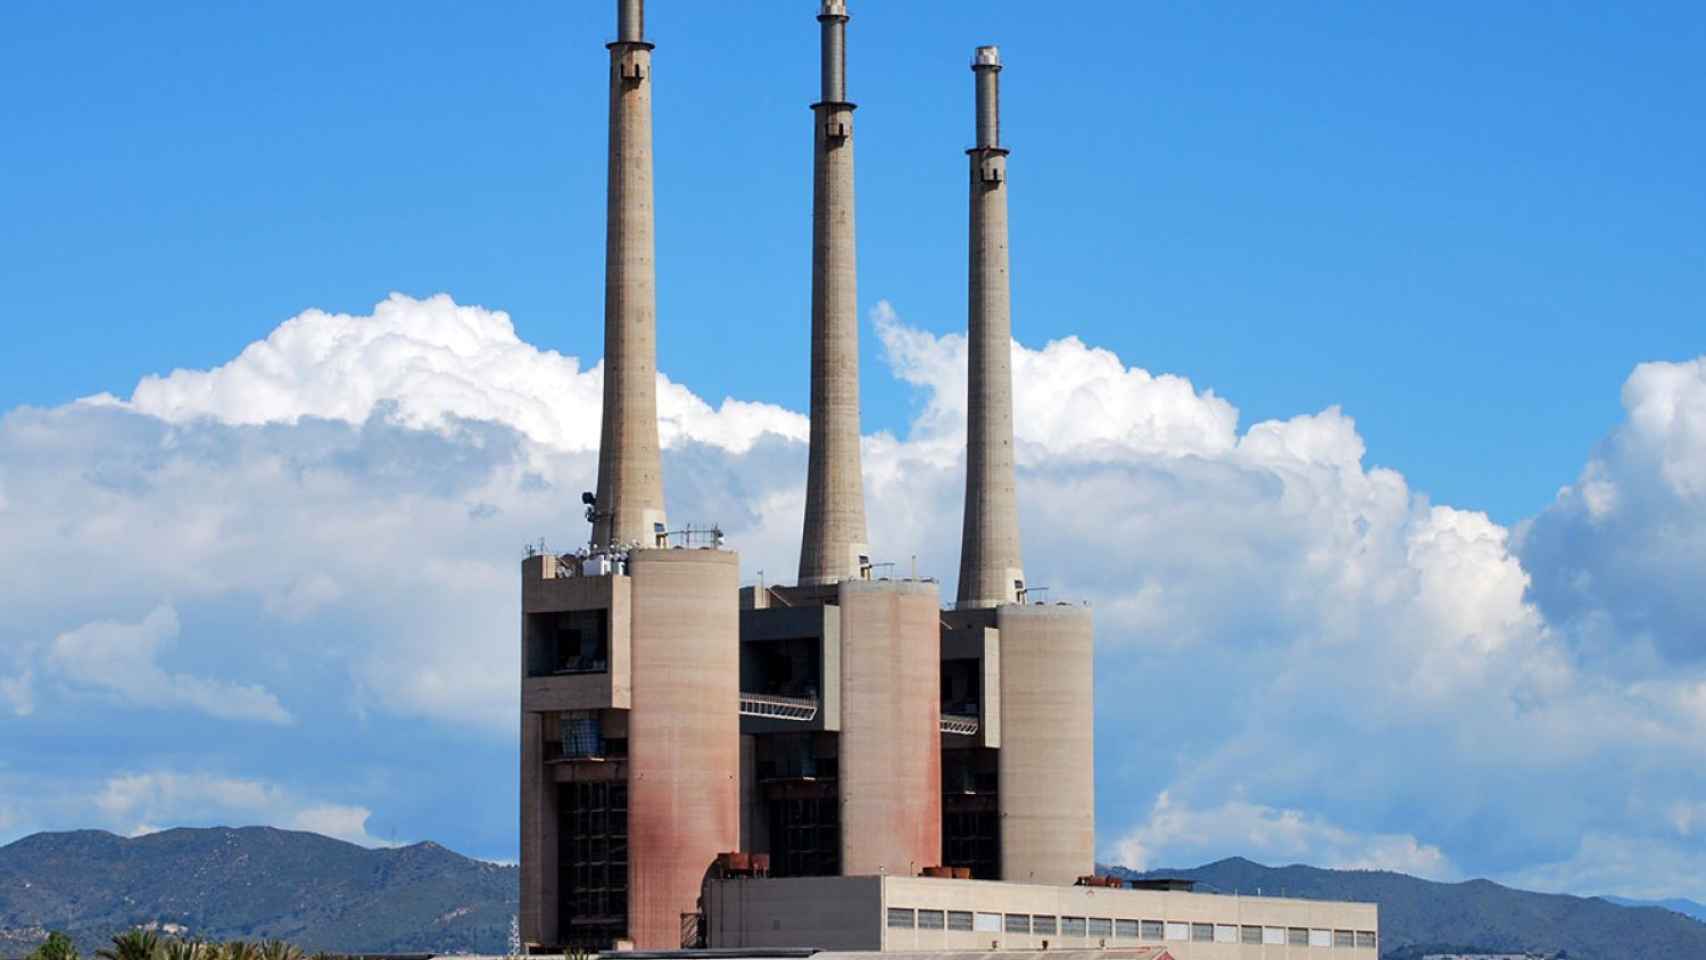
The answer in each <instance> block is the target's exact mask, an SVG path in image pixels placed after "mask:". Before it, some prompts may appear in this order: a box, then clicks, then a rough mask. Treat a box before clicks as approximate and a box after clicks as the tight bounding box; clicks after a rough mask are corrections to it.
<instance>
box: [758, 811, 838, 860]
mask: <svg viewBox="0 0 1706 960" xmlns="http://www.w3.org/2000/svg"><path fill="white" fill-rule="evenodd" d="M840 872H841V803H840V800H839V799H838V798H837V797H835V796H834V795H833V794H831V795H828V796H821V797H788V798H779V799H775V800H772V801H770V874H771V876H775V877H833V876H836V875H837V874H839V873H840Z"/></svg>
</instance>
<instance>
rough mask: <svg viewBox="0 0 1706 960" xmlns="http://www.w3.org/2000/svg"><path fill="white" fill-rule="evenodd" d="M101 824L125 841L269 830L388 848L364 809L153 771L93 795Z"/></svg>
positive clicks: (209, 777)
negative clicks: (176, 833)
mask: <svg viewBox="0 0 1706 960" xmlns="http://www.w3.org/2000/svg"><path fill="white" fill-rule="evenodd" d="M95 807H96V808H97V809H98V810H99V811H100V813H101V815H103V816H104V817H105V818H106V822H107V824H109V825H111V826H113V827H114V828H116V829H117V830H118V831H119V832H122V833H124V834H126V835H128V836H138V835H141V834H144V833H155V832H158V831H159V830H161V829H164V828H165V827H167V826H274V827H282V828H285V829H290V830H308V831H312V832H314V833H320V834H324V835H326V836H328V837H335V838H337V839H339V840H347V841H349V842H350V843H357V844H361V845H362V846H367V847H379V846H389V844H387V843H385V842H384V841H381V840H379V839H377V838H375V837H373V836H370V835H369V834H368V832H367V821H368V819H369V818H370V817H371V816H372V812H371V811H369V810H368V809H367V808H365V807H359V806H346V805H340V804H327V803H321V802H315V801H313V800H311V799H307V798H304V797H301V796H298V795H296V794H295V793H294V792H293V791H291V790H290V789H288V788H286V787H283V786H280V785H278V784H276V783H271V782H268V781H265V780H252V779H244V778H241V777H225V776H217V775H213V774H206V773H181V772H177V771H155V772H150V773H126V774H120V775H117V776H114V777H111V778H109V779H107V780H106V782H105V783H103V784H102V785H101V788H100V790H99V791H98V792H97V794H96V795H95Z"/></svg>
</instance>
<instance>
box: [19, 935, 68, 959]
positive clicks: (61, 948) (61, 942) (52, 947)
mask: <svg viewBox="0 0 1706 960" xmlns="http://www.w3.org/2000/svg"><path fill="white" fill-rule="evenodd" d="M28 960H79V957H78V955H77V945H76V944H75V943H72V942H71V938H70V937H68V936H66V935H65V934H63V933H60V932H59V931H57V930H55V931H54V932H52V933H50V934H48V935H47V940H46V941H45V942H43V943H42V945H41V946H39V947H37V948H35V950H34V951H32V952H31V953H30V955H29V957H28Z"/></svg>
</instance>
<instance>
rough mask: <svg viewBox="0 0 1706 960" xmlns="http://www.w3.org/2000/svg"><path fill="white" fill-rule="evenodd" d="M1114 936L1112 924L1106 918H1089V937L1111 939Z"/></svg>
mask: <svg viewBox="0 0 1706 960" xmlns="http://www.w3.org/2000/svg"><path fill="white" fill-rule="evenodd" d="M1113 935H1114V922H1113V921H1112V920H1109V919H1107V918H1106V917H1091V918H1090V936H1092V937H1111V936H1113Z"/></svg>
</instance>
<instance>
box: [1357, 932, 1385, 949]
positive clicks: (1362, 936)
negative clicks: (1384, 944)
mask: <svg viewBox="0 0 1706 960" xmlns="http://www.w3.org/2000/svg"><path fill="white" fill-rule="evenodd" d="M1357 946H1358V947H1359V948H1361V949H1363V950H1378V949H1379V948H1380V938H1379V937H1376V936H1375V935H1374V931H1373V930H1358V931H1357Z"/></svg>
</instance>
